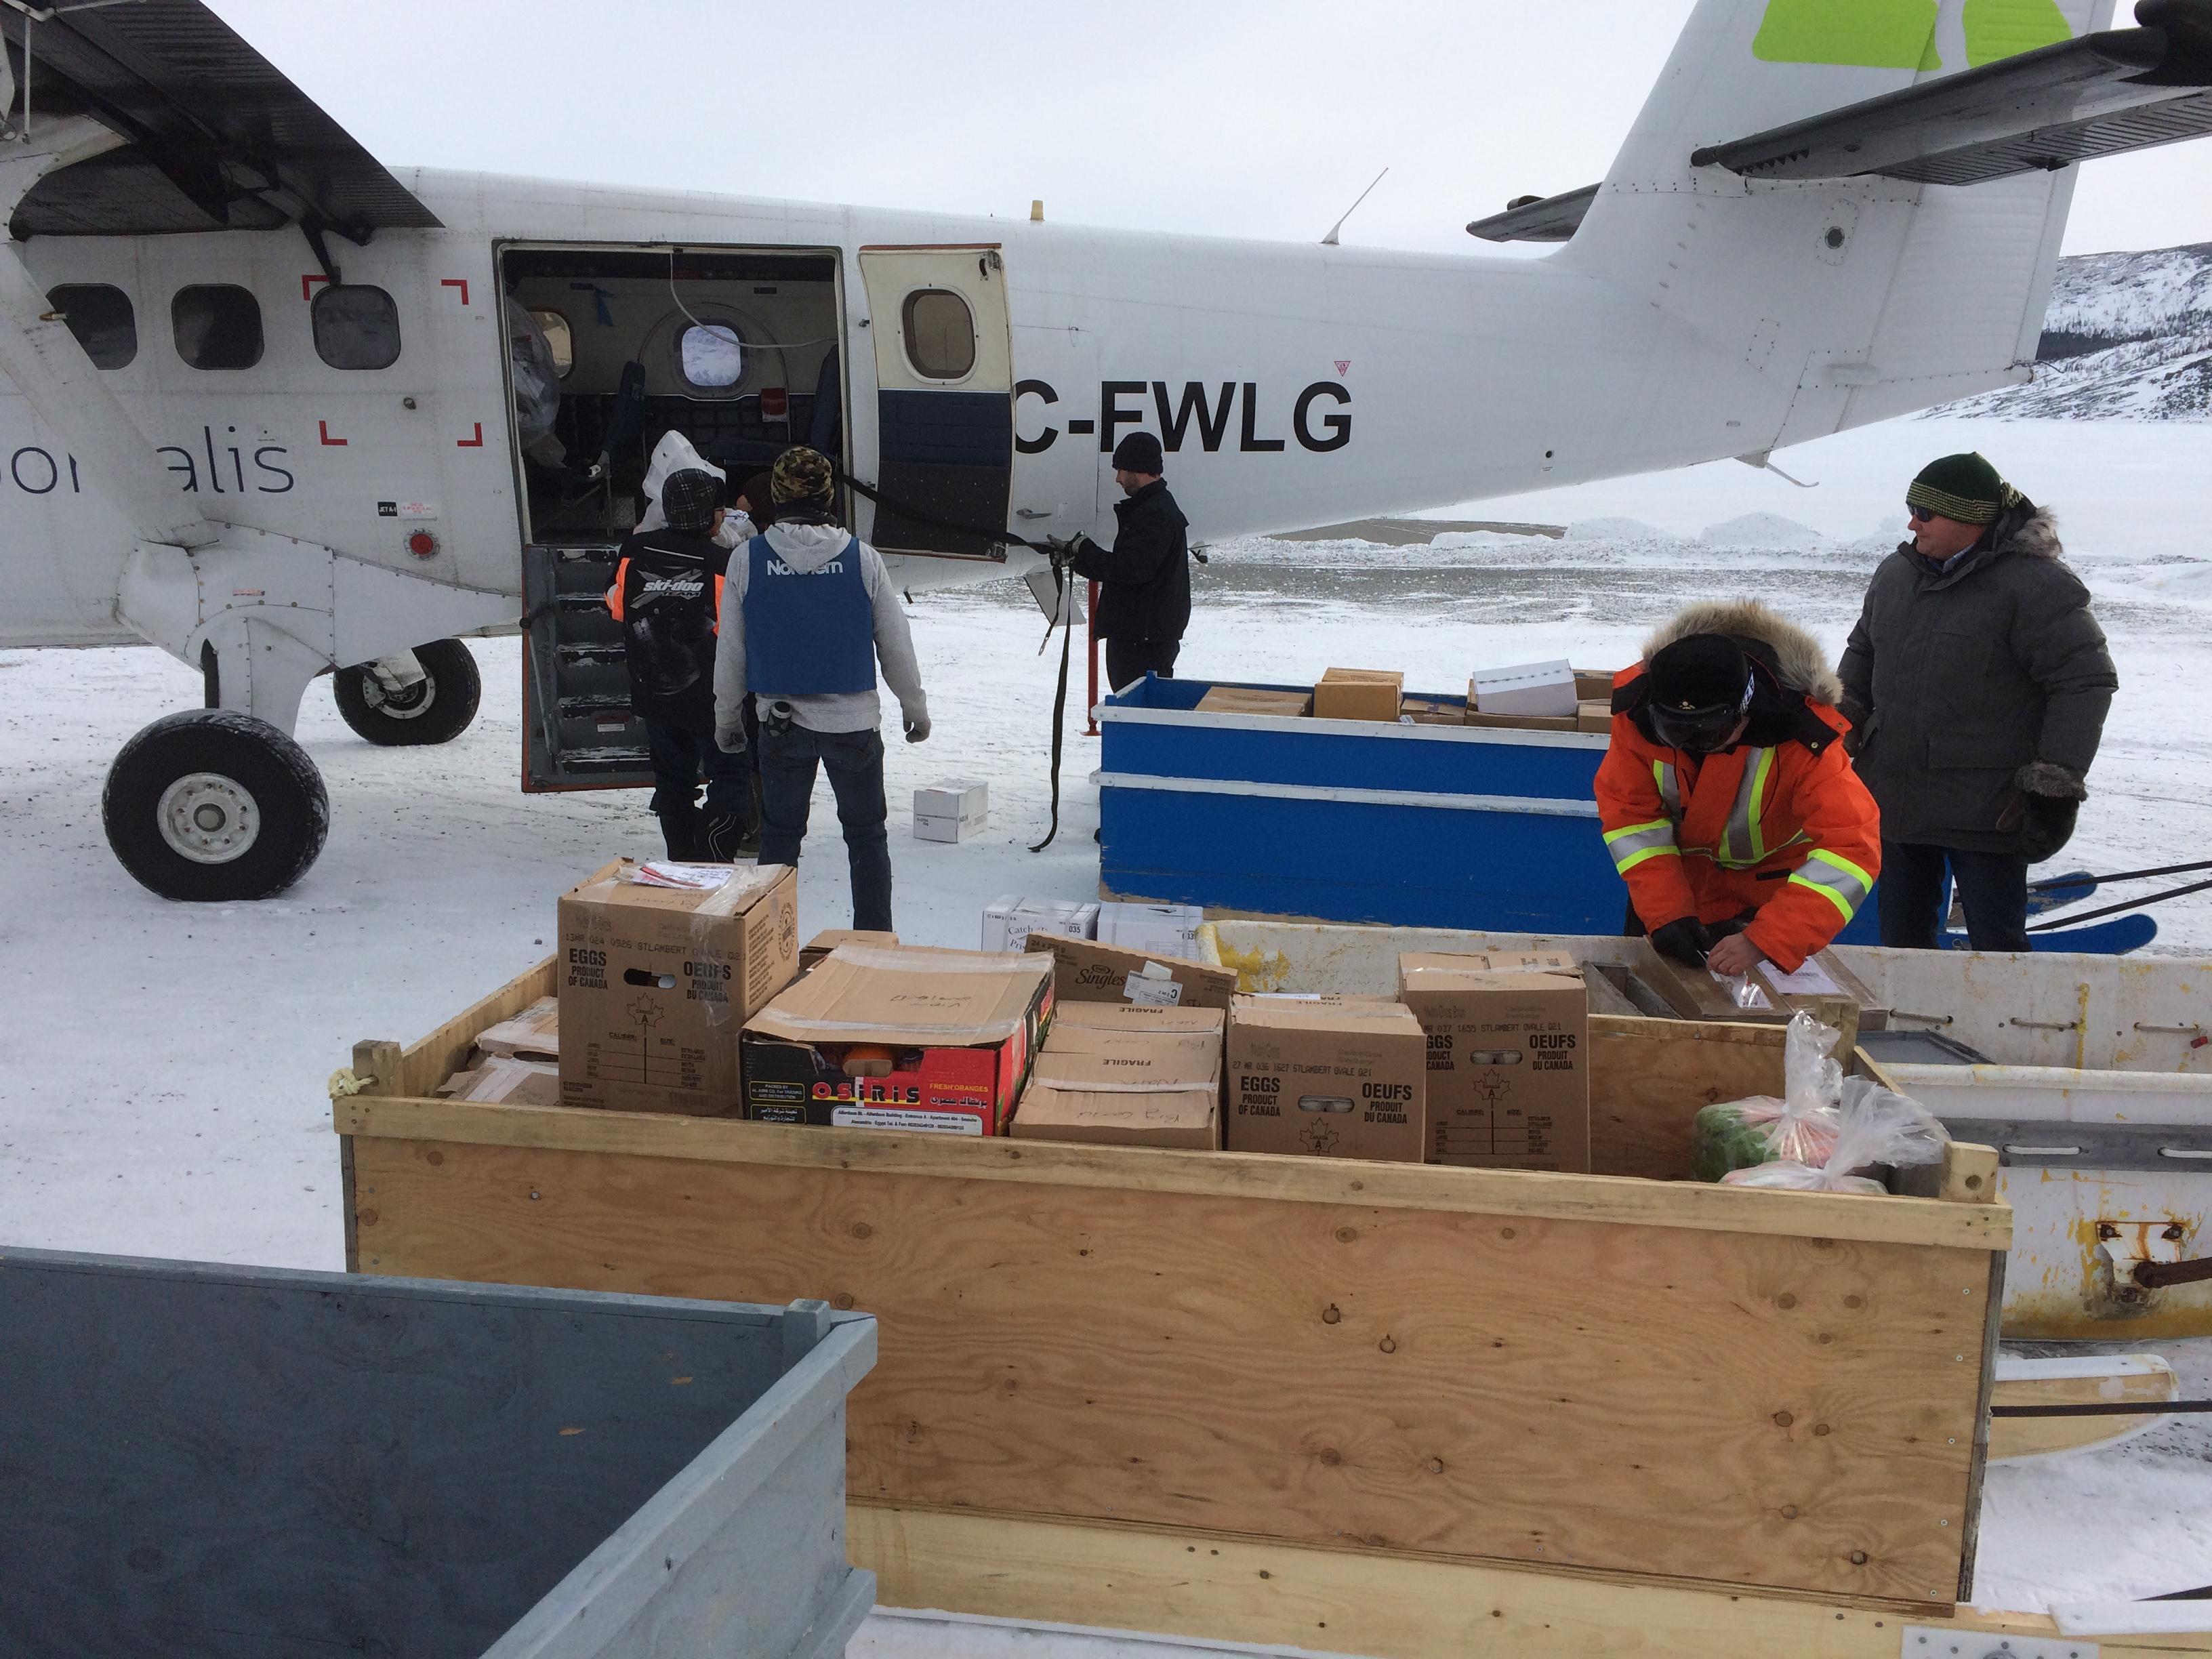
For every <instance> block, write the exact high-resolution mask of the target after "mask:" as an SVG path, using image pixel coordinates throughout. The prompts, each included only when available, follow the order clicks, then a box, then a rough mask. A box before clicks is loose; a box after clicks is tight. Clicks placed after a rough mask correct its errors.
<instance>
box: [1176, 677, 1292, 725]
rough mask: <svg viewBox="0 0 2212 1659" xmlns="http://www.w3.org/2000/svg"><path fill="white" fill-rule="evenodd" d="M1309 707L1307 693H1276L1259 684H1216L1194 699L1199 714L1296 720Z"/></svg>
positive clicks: (1195, 712)
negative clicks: (1255, 715) (1197, 698)
mask: <svg viewBox="0 0 2212 1659" xmlns="http://www.w3.org/2000/svg"><path fill="white" fill-rule="evenodd" d="M1312 707H1313V694H1312V693H1311V692H1308V691H1277V690H1271V689H1269V688H1267V687H1266V686H1259V685H1217V686H1215V687H1214V688H1213V689H1212V690H1210V691H1208V692H1207V693H1206V695H1205V696H1202V697H1200V699H1199V700H1198V707H1197V708H1195V709H1194V710H1192V713H1194V714H1262V715H1267V716H1271V717H1273V718H1276V719H1280V720H1296V719H1298V718H1300V717H1301V716H1303V715H1304V714H1305V713H1306V711H1307V710H1309V709H1310V708H1312Z"/></svg>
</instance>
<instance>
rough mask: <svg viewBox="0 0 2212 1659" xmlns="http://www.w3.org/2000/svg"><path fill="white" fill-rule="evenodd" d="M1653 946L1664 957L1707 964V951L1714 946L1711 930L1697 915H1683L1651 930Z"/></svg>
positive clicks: (1701, 965)
mask: <svg viewBox="0 0 2212 1659" xmlns="http://www.w3.org/2000/svg"><path fill="white" fill-rule="evenodd" d="M1651 948H1652V949H1653V950H1655V951H1657V952H1658V953H1659V954H1660V955H1661V956H1662V957H1673V958H1674V960H1675V961H1677V962H1687V963H1694V964H1696V965H1697V966H1698V967H1700V968H1702V967H1704V966H1705V952H1706V951H1710V950H1711V949H1712V948H1713V936H1712V933H1711V929H1709V928H1708V927H1706V926H1705V923H1704V922H1702V921H1699V920H1698V919H1697V918H1696V917H1695V916H1683V917H1681V918H1680V919H1679V920H1677V921H1670V922H1668V924H1667V925H1666V926H1665V927H1654V928H1653V929H1652V930H1651Z"/></svg>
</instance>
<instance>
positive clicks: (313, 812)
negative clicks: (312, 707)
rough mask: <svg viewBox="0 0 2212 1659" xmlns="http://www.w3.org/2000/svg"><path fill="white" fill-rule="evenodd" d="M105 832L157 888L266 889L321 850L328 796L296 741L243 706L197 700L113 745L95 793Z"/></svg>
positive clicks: (216, 895) (266, 893) (212, 892)
mask: <svg viewBox="0 0 2212 1659" xmlns="http://www.w3.org/2000/svg"><path fill="white" fill-rule="evenodd" d="M100 815H101V817H102V818H103V820H104V821H105V823H106V829H107V844H108V845H109V846H110V847H111V848H113V849H114V851H115V856H116V858H117V859H118V860H120V861H121V863H122V865H123V867H124V868H125V869H126V870H128V871H129V872H131V874H132V875H133V876H134V877H136V878H137V879H138V881H139V882H140V883H141V884H143V885H145V886H146V887H148V888H149V889H151V890H153V891H155V892H156V893H159V894H160V895H161V896H162V897H163V898H170V899H185V900H198V901H202V902H206V901H222V900H229V899H258V898H269V897H271V896H274V895H276V894H277V893H281V892H283V890H285V889H286V888H287V887H289V886H290V885H291V884H293V883H294V882H295V881H297V880H298V879H299V878H301V876H303V875H305V874H306V873H307V867H308V866H310V865H312V864H313V863H314V861H315V857H316V855H317V854H319V853H320V852H321V851H322V850H323V837H324V836H325V834H326V833H327V832H328V830H329V828H330V802H329V799H328V797H327V796H325V793H324V792H323V780H322V776H321V775H320V774H319V773H318V772H317V771H316V770H315V763H314V762H313V761H312V760H310V759H308V757H307V750H304V749H302V748H301V747H300V745H299V744H296V743H295V742H294V741H293V740H292V739H291V738H289V737H287V736H286V735H285V734H284V733H283V732H280V731H279V730H277V729H276V727H275V726H271V725H270V724H269V723H268V722H267V721H266V720H255V719H253V718H252V716H251V715H247V714H237V713H235V712H233V711H231V710H228V709H220V708H196V709H193V710H191V711H190V712H189V713H186V714H172V715H170V716H168V717H167V719H165V720H155V722H154V723H153V724H152V725H151V726H148V727H146V729H145V730H144V731H143V732H139V733H138V735H137V737H135V738H131V741H130V742H129V743H127V744H125V745H124V746H123V752H122V753H121V754H119V755H118V756H117V757H115V764H114V765H113V766H112V767H111V768H110V769H108V774H107V788H106V793H104V794H103V795H102V797H101V799H100Z"/></svg>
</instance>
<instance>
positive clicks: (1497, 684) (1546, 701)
mask: <svg viewBox="0 0 2212 1659" xmlns="http://www.w3.org/2000/svg"><path fill="white" fill-rule="evenodd" d="M1474 707H1475V710H1476V712H1477V713H1479V714H1545V715H1549V716H1551V717H1553V718H1554V719H1565V720H1572V719H1573V718H1574V717H1575V709H1576V707H1577V697H1576V695H1575V671H1574V670H1573V669H1572V668H1571V667H1569V666H1568V665H1567V664H1566V663H1565V662H1564V661H1562V662H1524V663H1519V664H1516V665H1514V666H1512V667H1510V668H1478V669H1476V670H1475V671H1474Z"/></svg>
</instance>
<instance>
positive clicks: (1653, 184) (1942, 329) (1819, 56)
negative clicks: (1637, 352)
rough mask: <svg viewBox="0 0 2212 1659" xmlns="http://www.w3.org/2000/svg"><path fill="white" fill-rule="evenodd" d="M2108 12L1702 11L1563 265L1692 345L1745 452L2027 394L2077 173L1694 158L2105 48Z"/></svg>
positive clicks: (1900, 2) (1752, 3)
mask: <svg viewBox="0 0 2212 1659" xmlns="http://www.w3.org/2000/svg"><path fill="white" fill-rule="evenodd" d="M2114 3H2115V0H1701V3H1699V6H1698V8H1697V9H1696V11H1695V12H1694V13H1693V14H1692V16H1691V19H1690V21H1689V23H1688V25H1687V27H1686V28H1685V30H1684V31H1683V33H1682V36H1681V38H1680V40H1679V41H1678V43H1677V44H1676V46H1675V48H1674V54H1673V56H1672V57H1671V58H1669V59H1668V64H1667V67H1666V69H1665V70H1664V72H1663V73H1662V75H1661V76H1660V78H1659V81H1658V83H1657V85H1656V87H1655V88H1654V89H1653V91H1652V93H1651V94H1650V99H1649V100H1648V101H1647V102H1646V103H1645V105H1644V110H1643V112H1642V113H1641V115H1639V116H1638V119H1637V121H1636V124H1635V125H1634V127H1633V128H1632V131H1630V133H1629V136H1628V139H1627V142H1626V143H1625V144H1624V145H1623V146H1622V148H1621V150H1620V155H1619V156H1618V157H1617V158H1616V159H1615V160H1614V161H1613V167H1612V169H1611V171H1610V172H1609V173H1607V177H1606V179H1605V182H1604V183H1603V184H1602V185H1600V186H1599V187H1598V189H1597V192H1596V196H1595V200H1594V201H1592V202H1591V203H1590V204H1589V210H1588V212H1587V214H1586V215H1585V216H1584V217H1583V221H1582V222H1581V225H1580V228H1579V229H1577V230H1576V231H1575V232H1574V234H1573V239H1572V240H1571V242H1570V243H1569V244H1568V246H1566V247H1565V249H1563V250H1562V251H1561V252H1560V253H1559V255H1558V256H1557V258H1558V260H1559V264H1561V265H1562V266H1563V267H1564V268H1565V269H1568V270H1574V271H1577V272H1578V273H1580V274H1583V275H1584V276H1589V277H1592V278H1595V279H1597V280H1598V281H1600V282H1601V283H1604V284H1606V285H1607V287H1608V288H1609V289H1612V290H1613V292H1614V294H1615V295H1616V296H1617V297H1618V298H1620V299H1621V300H1623V301H1627V302H1628V303H1629V304H1631V305H1632V306H1633V307H1634V308H1635V310H1636V312H1637V313H1638V314H1639V315H1641V316H1642V317H1644V319H1646V321H1647V322H1649V321H1650V320H1652V313H1653V312H1655V311H1656V312H1657V313H1661V314H1662V315H1664V316H1665V317H1667V318H1668V319H1672V320H1673V321H1674V322H1675V323H1676V324H1678V325H1680V326H1679V328H1678V329H1677V330H1675V331H1673V337H1674V339H1675V340H1676V341H1677V342H1678V343H1683V344H1684V345H1685V346H1686V349H1691V350H1692V352H1693V355H1694V356H1695V357H1696V358H1697V359H1698V360H1699V364H1700V366H1701V367H1702V368H1704V369H1705V371H1706V373H1705V379H1707V380H1719V381H1723V382H1726V383H1727V384H1728V386H1729V392H1728V394H1727V395H1728V396H1729V398H1731V399H1732V400H1733V405H1734V406H1735V407H1737V408H1739V409H1740V410H1741V426H1742V438H1743V441H1744V447H1745V450H1746V451H1747V452H1751V453H1757V452H1761V451H1764V450H1765V449H1767V448H1770V447H1780V446H1782V445H1785V444H1792V443H1800V442H1803V441H1806V440H1808V439H1810V438H1815V437H1819V436H1821V435H1825V434H1827V433H1830V432H1834V431H1838V430H1840V429H1842V428H1845V427H1851V426H1858V425H1862V424H1864V423H1866V422H1872V421H1878V420H1882V419H1885V418H1887V417H1888V416H1893V415H1898V414H1901V413H1905V412H1906V411H1909V410H1917V409H1923V408H1927V407H1929V406H1931V405H1933V404H1940V403H1943V402H1947V401H1948V400H1950V399H1951V398H1958V397H1964V396H1966V395H1967V394H1969V393H1971V392H1980V391H1986V390H1989V389H1991V388H1993V387H1996V386H2005V385H2008V384H2014V383H2017V382H2020V381H2024V380H2027V379H2029V378H2030V376H2031V373H2032V371H2031V368H2030V367H2029V365H2030V364H2031V363H2032V362H2033V358H2034V356H2035V349H2036V342H2037V340H2038V337H2039V334H2040V332H2041V329H2042V322H2043V312H2044V307H2045V303H2046V301H2047V300H2048V297H2049V294H2050V289H2051V276H2052V273H2053V270H2054V269H2055V267H2056V265H2057V258H2058V246H2059V240H2060V237H2061V235H2062V234H2063V231H2064V229H2065V224H2066V213H2067V209H2068V207H2069V205H2070V204H2071V202H2072V198H2073V190H2074V179H2075V172H2076V171H2077V169H2075V168H2074V167H2056V168H2052V169H2051V170H2041V171H2034V172H2028V173H2018V174H2015V176H2011V177H2004V178H1996V179H1991V180H1990V181H1989V182H1985V183H1976V184H1972V185H1944V184H1934V183H1927V182H1914V181H1908V180H1905V179H1898V178H1894V177H1882V176H1874V175H1867V176H1861V177H1856V178H1818V179H1813V178H1807V179H1796V180H1793V179H1788V178H1787V177H1786V176H1784V177H1779V178H1774V177H1767V178H1762V177H1759V176H1756V170H1753V176H1748V177H1747V176H1745V175H1744V174H1742V173H1737V172H1734V171H1730V170H1729V168H1728V167H1723V166H1717V165H1711V164H1710V158H1708V161H1709V164H1708V165H1705V166H1694V165H1692V160H1691V157H1692V153H1693V152H1695V151H1698V150H1700V149H1707V148H1709V147H1714V146H1727V145H1728V144H1729V143H1730V141H1734V140H1740V139H1742V138H1744V137H1747V135H1752V134H1765V133H1767V132H1769V131H1771V130H1772V129H1775V128H1778V127H1786V126H1788V125H1790V124H1791V123H1795V122H1800V121H1804V120H1807V119H1808V118H1811V117H1814V116H1818V115H1823V114H1826V113H1827V112H1831V111H1835V110H1838V109H1839V108H1842V107H1843V106H1848V105H1852V104H1856V103H1857V102H1859V101H1860V100H1865V99H1869V98H1875V97H1879V96H1881V95H1882V94H1893V93H1899V92H1902V91H1904V90H1905V88H1911V87H1914V86H1916V85H1924V84H1925V83H1927V82H1931V81H1935V80H1937V79H1939V78H1940V77H1942V76H1948V75H1952V74H1955V73H1957V72H1958V71H1960V70H1964V69H1967V68H1970V67H1975V66H1978V65H1981V64H1987V63H1990V62H1993V61H1996V60H1998V59H2002V58H2009V57H2012V56H2015V55H2016V54H2018V53H2020V52H2027V51H2032V50H2034V49H2035V48H2037V47H2039V46H2046V45H2051V44H2055V43H2057V42H2061V41H2064V40H2069V39H2070V38H2074V37H2078V36H2080V35H2081V34H2082V33H2086V32H2087V31H2089V30H2093V29H2101V28H2104V27H2106V25H2107V24H2108V23H2109V21H2110V20H2111V17H2112V9H2113V6H2114ZM1769 171H1770V173H1781V174H1785V175H1786V173H1787V172H1788V171H1789V169H1788V167H1786V166H1783V167H1772V168H1770V169H1769ZM1690 342H1694V346H1690V345H1689V343H1690ZM1716 364H1717V366H1718V368H1719V369H1720V370H1721V371H1722V372H1719V373H1715V372H1714V370H1715V368H1716ZM1655 378H1660V377H1655ZM1677 389H1678V391H1679V389H1680V383H1679V382H1678V385H1677ZM1736 424H1737V422H1735V421H1730V422H1729V426H1730V427H1731V428H1733V427H1735V425H1736Z"/></svg>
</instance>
